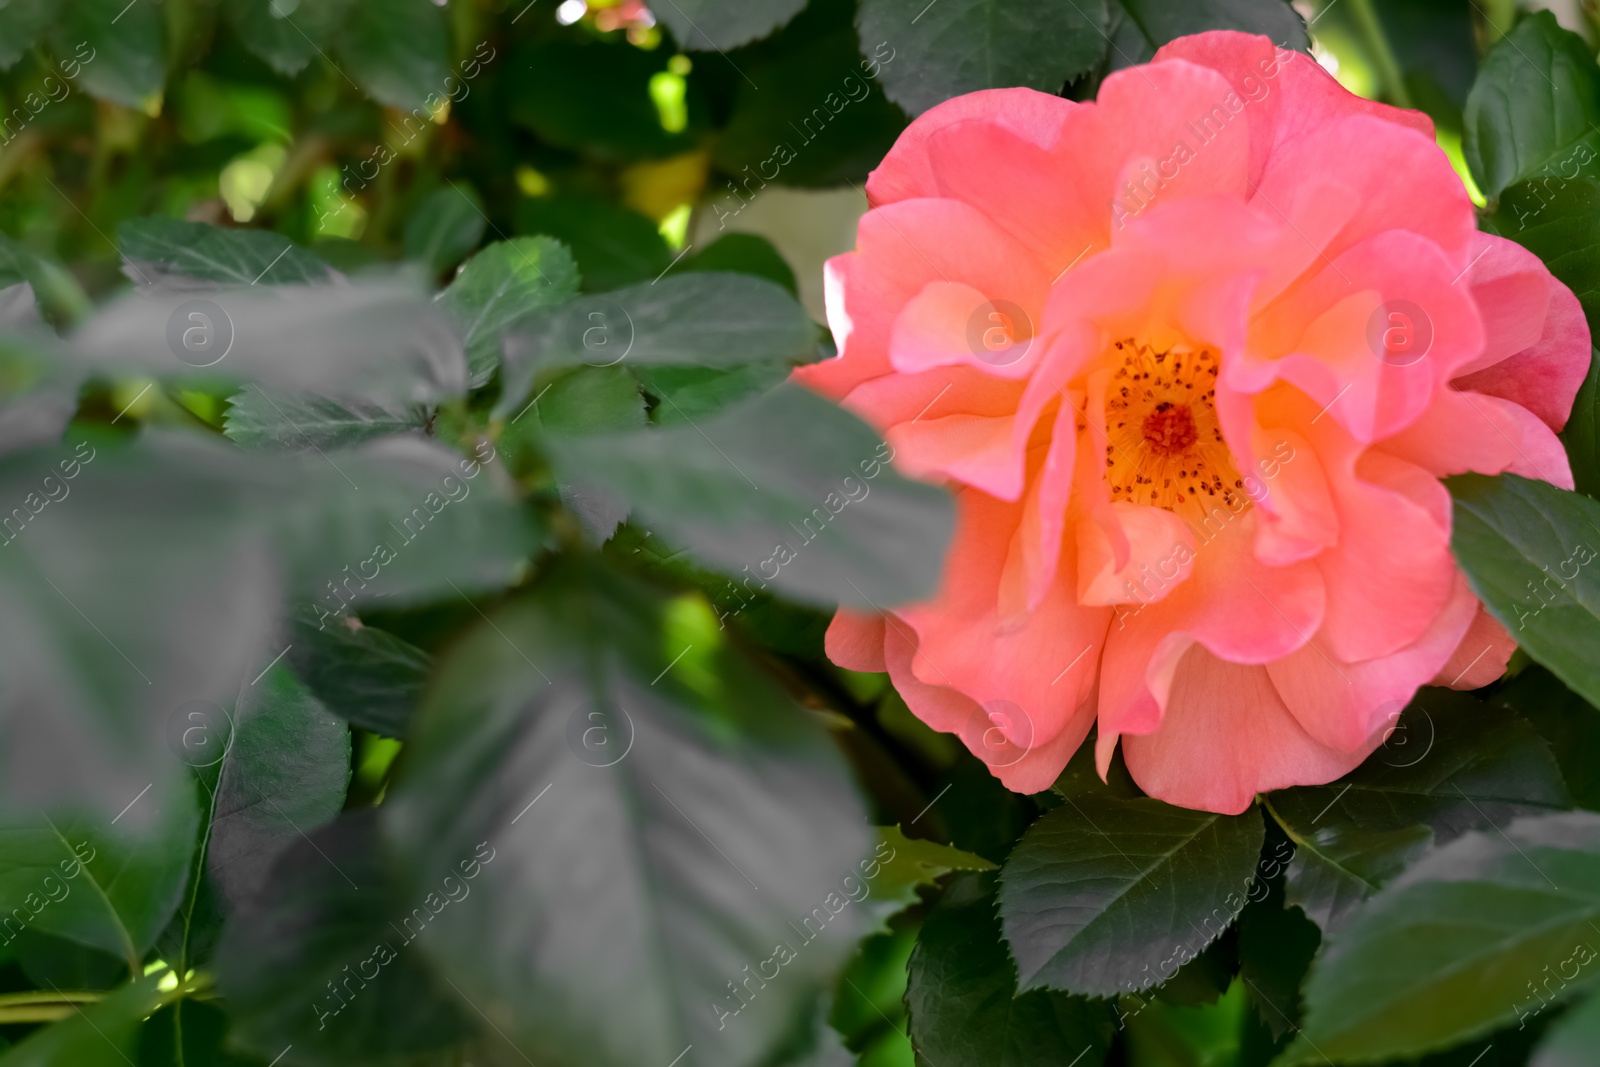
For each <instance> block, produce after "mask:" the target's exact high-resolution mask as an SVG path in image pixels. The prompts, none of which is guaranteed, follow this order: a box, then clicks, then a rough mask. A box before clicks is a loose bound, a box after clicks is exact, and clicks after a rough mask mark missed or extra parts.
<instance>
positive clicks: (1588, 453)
mask: <svg viewBox="0 0 1600 1067" xmlns="http://www.w3.org/2000/svg"><path fill="white" fill-rule="evenodd" d="M1561 443H1562V444H1563V445H1564V446H1565V447H1566V450H1567V460H1568V461H1569V462H1570V463H1571V464H1572V481H1573V483H1574V486H1575V487H1576V488H1577V490H1578V492H1580V493H1587V494H1588V495H1589V496H1592V497H1596V498H1600V350H1595V349H1591V350H1590V358H1589V373H1588V375H1586V376H1585V377H1584V379H1583V385H1582V386H1580V387H1579V389H1578V395H1577V396H1576V397H1575V398H1573V401H1572V415H1571V417H1570V418H1568V419H1567V425H1566V428H1565V429H1563V430H1562V431H1561Z"/></svg>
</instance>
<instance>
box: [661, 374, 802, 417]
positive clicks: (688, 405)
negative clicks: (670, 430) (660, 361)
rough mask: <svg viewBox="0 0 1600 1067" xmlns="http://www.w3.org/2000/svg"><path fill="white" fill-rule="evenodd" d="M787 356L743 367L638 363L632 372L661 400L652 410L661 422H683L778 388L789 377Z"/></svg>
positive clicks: (714, 412)
mask: <svg viewBox="0 0 1600 1067" xmlns="http://www.w3.org/2000/svg"><path fill="white" fill-rule="evenodd" d="M793 370H794V364H793V363H791V362H789V361H788V360H770V361H767V362H764V363H746V364H744V365H743V366H740V367H726V368H724V367H674V366H659V367H652V366H646V365H644V364H638V365H636V366H634V368H633V375H634V377H635V378H637V379H638V380H639V381H640V383H641V384H643V385H644V387H645V390H646V391H647V392H649V393H651V394H652V395H653V396H655V397H656V398H658V399H659V400H660V403H658V404H657V405H656V407H655V410H654V411H653V412H652V413H651V417H652V420H653V421H654V422H655V423H656V424H657V425H659V426H680V425H683V424H685V423H693V422H698V421H699V420H701V419H704V418H709V417H711V416H713V415H715V414H717V413H718V412H720V411H722V410H723V409H724V408H726V407H728V406H730V405H732V404H737V403H738V402H740V401H741V400H748V399H751V398H753V397H755V396H758V395H759V394H761V393H766V392H770V391H771V390H773V389H776V388H777V387H778V386H779V385H780V384H782V382H783V381H784V380H785V379H786V378H788V377H789V373H790V372H791V371H793Z"/></svg>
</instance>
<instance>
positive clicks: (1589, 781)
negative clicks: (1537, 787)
mask: <svg viewBox="0 0 1600 1067" xmlns="http://www.w3.org/2000/svg"><path fill="white" fill-rule="evenodd" d="M1494 702H1495V703H1496V704H1497V705H1499V706H1502V707H1505V708H1508V709H1510V710H1513V711H1515V712H1517V713H1518V714H1520V715H1521V716H1522V717H1523V718H1525V719H1527V720H1528V721H1529V722H1531V723H1533V727H1534V729H1536V730H1538V731H1539V736H1540V737H1543V738H1544V739H1545V740H1546V741H1547V742H1549V744H1550V750H1551V752H1553V753H1554V754H1555V758H1556V762H1557V763H1559V764H1560V765H1561V775H1562V777H1563V778H1565V779H1566V782H1567V788H1568V789H1569V790H1571V792H1572V795H1573V798H1574V799H1575V800H1576V801H1577V803H1578V806H1579V807H1584V808H1589V809H1590V810H1594V811H1600V710H1596V709H1595V707H1594V706H1593V705H1592V704H1590V703H1588V702H1587V701H1586V700H1584V699H1583V698H1582V697H1580V696H1578V694H1576V693H1574V692H1573V691H1572V690H1570V689H1568V688H1567V687H1566V686H1564V685H1562V684H1561V682H1560V681H1559V680H1558V679H1557V678H1555V677H1554V676H1553V675H1552V674H1550V672H1549V671H1546V670H1543V669H1542V668H1540V667H1537V666H1529V667H1528V668H1526V669H1525V670H1523V671H1522V673H1520V674H1518V675H1517V677H1516V679H1515V680H1514V681H1512V682H1511V684H1510V685H1507V686H1506V687H1505V688H1503V689H1501V690H1500V691H1499V692H1497V693H1496V694H1495V699H1494Z"/></svg>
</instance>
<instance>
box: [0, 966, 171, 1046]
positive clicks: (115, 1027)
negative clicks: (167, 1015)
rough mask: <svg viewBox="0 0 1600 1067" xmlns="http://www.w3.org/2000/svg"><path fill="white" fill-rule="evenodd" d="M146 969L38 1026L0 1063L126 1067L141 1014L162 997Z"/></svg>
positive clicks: (155, 977) (155, 979) (156, 980)
mask: <svg viewBox="0 0 1600 1067" xmlns="http://www.w3.org/2000/svg"><path fill="white" fill-rule="evenodd" d="M160 980H161V979H160V976H158V975H150V976H149V977H148V978H141V979H139V980H138V981H135V982H131V983H129V984H128V985H125V986H123V987H122V988H121V989H119V990H117V991H116V992H115V993H113V994H112V995H111V996H109V997H107V998H106V999H104V1000H102V1001H100V1002H99V1003H98V1004H93V1005H91V1006H89V1007H87V1008H84V1009H82V1010H80V1011H78V1012H77V1013H75V1014H73V1015H71V1016H69V1017H68V1018H66V1019H64V1020H62V1021H61V1022H59V1023H55V1024H54V1025H51V1026H45V1027H41V1028H40V1029H38V1030H36V1031H34V1032H33V1034H31V1035H30V1036H29V1037H28V1038H27V1040H25V1041H23V1042H21V1043H20V1044H18V1045H17V1046H16V1047H15V1048H12V1049H9V1050H7V1051H6V1053H5V1054H4V1055H0V1067H64V1065H66V1064H71V1067H127V1064H129V1063H131V1062H132V1060H131V1059H130V1058H129V1054H130V1053H133V1052H134V1051H135V1050H136V1049H137V1048H138V1046H139V1028H140V1024H141V1023H142V1022H143V1021H144V1018H145V1016H147V1015H149V1014H150V1013H151V1012H152V1011H154V1010H155V1009H156V1007H157V1006H158V1005H159V1004H160V1003H161V1000H162V996H161V992H160V990H159V989H157V988H156V987H157V984H158V983H159V982H160Z"/></svg>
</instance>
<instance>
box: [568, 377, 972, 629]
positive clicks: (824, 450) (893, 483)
mask: <svg viewBox="0 0 1600 1067" xmlns="http://www.w3.org/2000/svg"><path fill="white" fill-rule="evenodd" d="M886 447H887V446H885V445H882V444H881V443H879V441H878V438H877V436H876V435H875V434H874V433H873V432H872V431H871V430H870V429H868V428H867V427H866V426H865V425H864V424H863V423H861V422H859V421H857V420H856V419H855V417H854V416H851V415H848V414H846V413H845V412H844V411H842V410H841V409H839V408H837V407H835V406H833V405H832V404H830V403H828V402H827V401H825V400H823V399H821V398H820V397H818V396H816V395H815V394H813V393H810V392H808V391H806V390H804V389H802V388H800V387H799V386H783V387H780V388H779V389H777V390H774V391H773V392H771V393H769V394H767V395H765V396H762V397H759V398H757V399H755V400H751V401H747V402H745V403H742V404H739V405H737V406H735V407H732V408H729V409H728V410H727V411H726V412H725V413H723V414H720V415H718V416H716V417H715V418H711V419H707V420H706V421H704V422H695V423H693V424H689V425H683V426H673V427H664V428H659V429H649V430H641V431H638V432H635V433H631V434H617V435H605V436H591V437H585V438H582V439H574V440H567V439H552V440H551V442H550V444H549V451H550V455H551V458H552V462H553V463H554V464H555V466H556V469H557V472H558V473H559V474H560V476H561V477H562V478H563V480H566V481H570V482H573V483H576V484H577V485H579V486H595V487H599V488H602V489H604V490H605V491H606V492H609V493H612V494H615V495H616V496H617V497H619V498H621V499H622V500H625V501H628V502H629V503H630V504H631V505H632V506H633V508H634V510H635V511H636V512H637V513H638V514H639V515H642V516H645V517H647V518H648V519H649V521H650V522H652V523H654V524H657V525H658V527H659V528H660V529H661V530H662V531H663V532H664V533H665V535H666V536H667V539H668V540H669V541H672V542H674V543H677V544H681V545H684V546H685V547H686V548H688V549H689V550H690V552H691V553H693V554H694V555H696V556H697V557H698V558H699V559H700V560H701V561H702V562H704V563H706V564H708V565H711V566H713V567H720V568H723V569H725V570H727V571H729V572H731V573H733V574H735V575H737V576H739V577H740V578H741V580H743V581H745V583H746V588H748V589H751V590H752V591H754V590H755V589H756V588H757V587H759V588H765V586H766V585H767V584H769V583H770V584H773V585H775V586H777V587H778V588H779V589H782V590H784V591H786V592H788V593H790V594H791V595H794V596H796V597H799V598H801V599H804V600H809V601H812V602H827V601H841V602H845V603H849V604H853V605H857V606H859V607H861V608H871V607H872V606H873V605H874V604H897V603H904V602H906V601H909V600H914V599H916V598H917V597H920V596H925V595H927V594H928V593H929V592H931V591H932V589H933V587H934V586H935V584H936V583H937V581H938V576H939V571H940V567H941V564H942V561H943V555H944V548H945V544H946V542H947V540H948V538H949V535H950V530H951V527H952V520H953V515H952V510H951V501H950V498H949V497H948V496H947V495H946V494H945V493H944V492H943V491H942V490H939V489H935V488H934V487H932V486H927V485H922V484H919V483H916V482H912V481H909V480H907V479H905V478H902V477H901V476H900V475H898V474H896V473H895V472H894V471H892V470H889V469H887V468H886V467H885V466H884V463H883V461H884V460H885V459H886V458H887V456H888V453H887V452H886V451H884V449H885V448H886ZM663 457H665V458H666V459H667V460H668V462H665V463H663V462H662V460H663Z"/></svg>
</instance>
